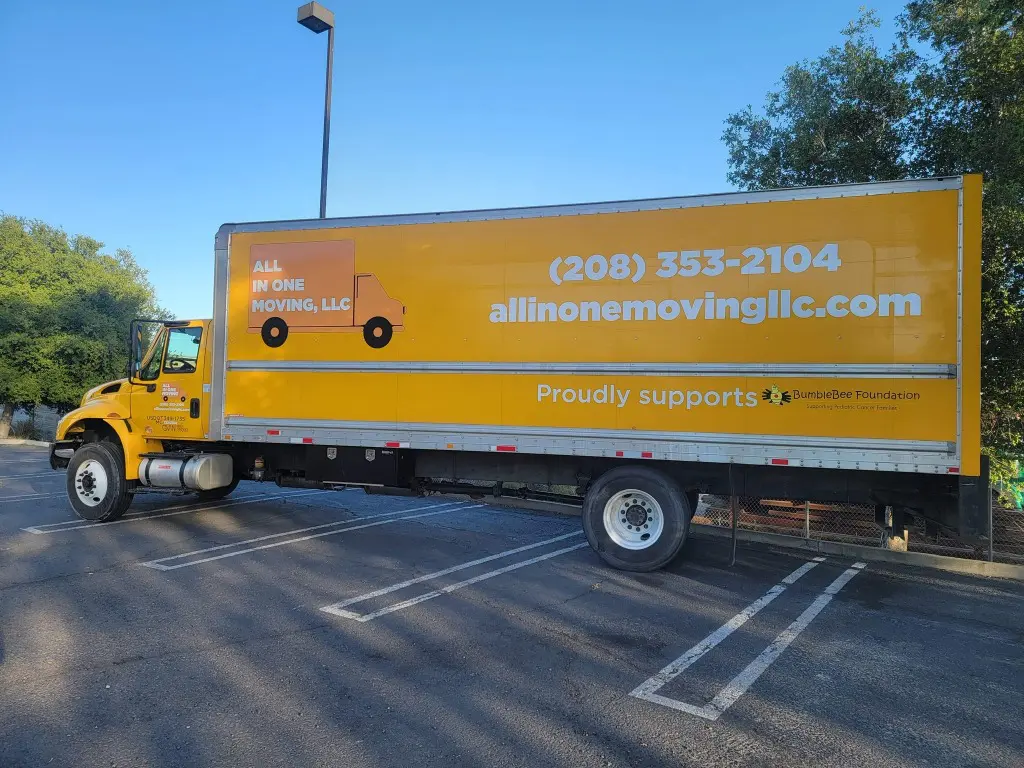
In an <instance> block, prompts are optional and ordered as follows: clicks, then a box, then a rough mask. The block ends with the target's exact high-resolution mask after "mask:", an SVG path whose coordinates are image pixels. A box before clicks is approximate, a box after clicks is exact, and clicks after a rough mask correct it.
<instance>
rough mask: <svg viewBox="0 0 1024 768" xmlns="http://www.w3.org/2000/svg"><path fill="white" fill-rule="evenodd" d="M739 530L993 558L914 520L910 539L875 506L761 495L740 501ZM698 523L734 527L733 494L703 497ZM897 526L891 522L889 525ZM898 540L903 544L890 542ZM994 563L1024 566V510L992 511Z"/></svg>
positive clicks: (696, 517)
mask: <svg viewBox="0 0 1024 768" xmlns="http://www.w3.org/2000/svg"><path fill="white" fill-rule="evenodd" d="M736 501H737V508H738V510H739V518H738V521H737V527H738V528H742V529H744V530H748V531H762V532H766V533H779V534H783V535H786V536H796V537H800V538H805V539H820V540H826V541H838V542H845V543H849V544H862V545H865V546H877V547H887V548H891V549H902V548H904V547H905V548H906V549H907V550H909V551H910V552H929V553H932V554H936V555H946V556H950V557H966V558H972V559H977V560H988V559H989V551H988V545H987V544H982V545H978V544H976V543H969V542H965V541H962V540H960V539H958V538H956V537H953V536H950V535H949V534H947V533H944V532H942V531H938V530H935V529H934V528H933V527H932V526H928V525H926V524H925V521H924V520H923V519H920V518H919V517H915V518H914V522H913V523H912V524H908V526H907V529H906V536H905V537H903V536H902V535H901V534H902V533H903V532H901V531H891V528H889V527H887V526H886V524H885V522H886V521H879V520H878V519H876V516H875V507H874V505H871V504H832V503H827V502H815V501H790V500H785V499H768V498H759V497H739V498H737V500H736ZM693 522H695V523H698V524H701V523H702V524H704V525H714V526H719V527H722V528H730V527H732V507H731V505H730V500H729V498H728V497H727V496H713V495H709V494H705V495H703V496H701V498H700V503H699V504H698V505H697V511H696V514H695V515H694V518H693ZM888 522H889V523H890V524H891V519H890V520H889V521H888ZM890 531H891V535H892V536H896V537H899V539H900V541H897V542H891V541H890ZM992 559H993V560H995V561H997V562H1004V563H1015V564H1024V512H1022V511H1021V510H1019V509H1005V508H1002V507H994V508H993V509H992Z"/></svg>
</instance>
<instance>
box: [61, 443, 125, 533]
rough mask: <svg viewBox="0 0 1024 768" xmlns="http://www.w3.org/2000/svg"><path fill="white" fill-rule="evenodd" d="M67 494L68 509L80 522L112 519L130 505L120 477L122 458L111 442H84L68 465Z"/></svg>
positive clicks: (122, 469)
mask: <svg viewBox="0 0 1024 768" xmlns="http://www.w3.org/2000/svg"><path fill="white" fill-rule="evenodd" d="M67 492H68V499H69V500H70V501H71V506H72V508H73V509H74V510H75V514H77V515H78V516H79V517H80V518H82V519H83V520H89V521H92V522H96V523H105V522H108V521H110V520H116V519H117V518H119V517H120V516H121V515H123V514H124V512H125V510H126V509H128V506H129V505H130V504H131V503H132V496H133V493H132V490H131V489H130V488H129V486H128V481H127V480H126V479H125V476H124V455H123V454H122V452H121V448H120V447H119V446H117V445H115V444H113V443H86V444H85V445H83V446H82V447H81V448H79V449H78V450H77V451H75V453H74V455H73V456H72V457H71V461H70V462H69V463H68V472H67Z"/></svg>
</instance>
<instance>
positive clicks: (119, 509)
mask: <svg viewBox="0 0 1024 768" xmlns="http://www.w3.org/2000/svg"><path fill="white" fill-rule="evenodd" d="M211 325H212V324H211V321H210V320H174V321H160V320H136V321H134V322H133V323H132V325H131V355H130V361H129V365H128V376H127V377H126V378H124V379H118V380H117V381H112V382H108V383H106V384H101V385H100V386H98V387H94V388H93V389H90V390H89V391H88V392H86V393H85V395H84V396H83V397H82V402H81V404H80V406H79V407H78V408H76V409H75V410H73V411H71V412H70V413H68V414H67V415H66V416H64V418H63V419H61V421H60V423H59V424H58V425H57V434H56V439H55V442H54V443H53V445H52V446H51V449H50V464H51V466H52V467H53V468H54V469H60V468H65V467H66V468H67V469H68V472H67V486H68V487H67V491H68V498H69V499H70V501H71V504H72V506H73V507H74V509H75V512H77V513H78V514H79V516H81V517H83V518H85V519H87V520H97V521H107V520H113V519H116V518H117V517H120V516H121V515H122V514H124V511H125V510H126V509H127V508H128V506H129V505H130V504H131V501H132V499H133V497H134V495H135V494H136V493H137V492H140V491H142V490H144V489H146V488H152V489H162V490H165V491H167V490H171V491H178V492H184V491H189V490H190V491H198V492H199V494H200V496H201V497H202V498H204V499H210V498H219V497H221V496H224V495H226V494H227V493H230V492H231V490H233V489H234V487H235V485H236V484H237V479H235V477H234V471H233V467H232V466H231V457H230V455H226V454H217V453H215V452H212V453H211V452H210V451H215V448H214V446H213V444H210V443H208V437H209V422H210V415H209V393H210V371H211V364H210V352H211V349H210V345H209V338H210V329H211ZM204 449H208V450H204Z"/></svg>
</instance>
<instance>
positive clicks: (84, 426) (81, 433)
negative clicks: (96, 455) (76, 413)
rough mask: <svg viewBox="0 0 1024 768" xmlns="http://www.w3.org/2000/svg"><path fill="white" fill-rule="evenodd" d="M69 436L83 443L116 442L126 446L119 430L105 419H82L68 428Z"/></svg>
mask: <svg viewBox="0 0 1024 768" xmlns="http://www.w3.org/2000/svg"><path fill="white" fill-rule="evenodd" d="M68 438H69V439H74V440H80V441H81V442H83V443H115V444H116V445H118V446H120V447H122V448H123V447H124V446H121V438H120V437H118V436H117V431H116V430H115V429H114V428H113V427H112V426H110V425H109V424H108V423H107V422H105V421H104V420H103V419H82V420H81V421H79V422H77V423H76V424H75V425H74V426H73V427H71V429H69V430H68Z"/></svg>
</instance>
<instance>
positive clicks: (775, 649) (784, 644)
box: [629, 558, 865, 720]
mask: <svg viewBox="0 0 1024 768" xmlns="http://www.w3.org/2000/svg"><path fill="white" fill-rule="evenodd" d="M817 559H818V560H819V561H820V560H824V558H817ZM816 564H817V563H814V564H811V563H807V564H806V565H809V566H810V567H811V568H813V567H814V565H816ZM864 567H865V563H855V564H854V565H853V566H851V567H850V568H847V569H846V570H845V571H844V572H843V573H842V574H840V576H839V577H838V578H836V579H835V581H833V582H832V583H831V584H829V585H828V586H827V587H826V588H825V590H824V591H823V592H822V593H821V594H820V595H818V597H817V598H815V600H814V602H813V603H811V605H810V606H808V608H807V609H806V610H805V611H804V612H803V613H801V614H800V615H799V616H798V617H797V619H796V620H795V621H794V622H793V623H792V624H790V625H789V626H788V627H787V628H786V629H784V630H783V631H782V632H781V633H779V635H778V636H777V637H776V638H775V639H774V640H773V641H772V642H771V644H770V645H769V646H768V647H767V648H765V649H764V651H762V652H761V654H760V655H759V656H758V657H757V658H756V659H754V660H753V661H752V662H751V663H750V664H748V665H747V666H746V668H744V670H743V671H742V672H740V673H739V674H738V675H736V677H734V678H733V679H732V680H731V681H730V682H729V683H728V684H727V685H726V686H725V687H724V688H723V689H722V690H721V691H719V692H718V694H717V695H716V696H715V698H713V699H712V700H711V702H710V703H708V704H706V705H705V706H703V707H698V706H695V705H693V704H687V703H686V702H683V701H677V700H676V699H670V698H668V697H667V696H661V695H660V694H657V693H655V691H657V690H658V689H659V688H660V687H661V686H663V685H664V684H665V683H667V682H668V681H669V680H671V679H672V678H674V677H676V676H677V675H678V674H679V672H682V671H683V670H684V669H686V667H688V666H690V665H691V664H693V662H694V661H696V660H697V659H699V658H700V657H701V656H703V655H704V653H707V651H708V650H710V649H711V648H713V647H714V646H715V645H717V644H718V642H721V639H724V637H725V636H728V634H730V633H731V632H732V630H729V632H726V633H725V635H723V637H722V638H720V639H719V640H718V641H717V642H715V643H713V644H712V645H711V646H710V647H709V648H707V649H706V650H705V651H704V652H703V653H700V654H698V655H697V656H696V658H694V659H693V660H692V661H690V662H689V663H688V664H685V665H684V666H682V668H681V669H679V671H678V672H676V673H675V674H673V675H671V676H670V677H667V678H666V679H665V680H664V682H660V683H658V684H654V681H655V680H656V679H657V678H659V676H661V675H662V674H663V673H665V672H667V671H668V670H670V669H672V668H673V667H674V666H675V665H676V664H678V663H679V661H682V660H683V659H685V658H686V657H687V656H688V655H689V654H691V653H692V652H693V651H694V650H696V649H697V648H699V647H700V646H701V645H702V644H703V643H706V642H707V641H708V640H709V639H711V638H712V637H714V636H715V635H716V634H717V633H718V632H721V631H722V629H725V627H722V628H721V629H719V630H717V631H716V632H714V633H712V634H711V635H709V636H708V637H707V638H705V640H704V641H702V643H699V644H698V645H696V646H694V647H693V648H691V649H690V650H689V651H687V653H686V654H684V655H683V656H682V657H680V659H679V660H677V661H676V662H673V663H672V664H671V665H669V666H668V667H666V668H665V669H663V670H662V671H661V672H660V673H659V674H658V675H655V676H654V677H652V678H651V679H650V680H647V681H646V682H644V683H643V684H641V685H640V686H638V687H637V688H636V689H634V690H633V691H632V692H631V693H630V694H629V695H630V696H635V697H636V698H638V699H644V700H645V701H650V702H653V703H655V704H661V705H662V706H665V707H669V708H671V709H675V710H678V711H680V712H686V713H688V714H691V715H696V716H697V717H702V718H704V719H705V720H717V719H718V718H719V717H721V715H722V713H723V712H725V710H727V709H728V708H729V707H731V706H732V705H733V704H734V703H736V700H737V699H739V698H740V696H742V695H743V694H744V693H746V692H747V690H749V689H750V686H752V685H753V684H754V683H755V682H756V681H757V678H759V677H760V676H761V675H762V673H764V671H765V670H766V669H768V667H769V666H770V665H771V664H772V662H774V661H775V660H776V659H777V658H779V656H781V655H782V652H783V651H785V650H786V648H788V647H789V645H790V643H792V642H793V641H794V640H795V639H796V638H797V636H798V635H799V634H800V633H801V632H803V631H804V630H805V629H806V628H807V626H808V625H809V624H810V623H811V621H813V620H814V618H815V617H816V616H817V615H818V614H819V613H821V611H822V610H823V609H824V608H825V606H826V605H828V604H829V603H830V602H831V601H832V598H833V597H834V596H835V595H836V594H837V593H838V592H839V590H840V589H842V588H843V587H844V586H845V585H846V584H847V582H849V581H850V579H852V578H853V577H854V576H856V575H857V574H858V573H860V571H861V570H862V569H863V568H864ZM797 570H799V569H797ZM808 570H810V569H809V568H808ZM804 573H806V571H804ZM802 575H803V574H800V575H799V576H797V575H796V571H794V573H793V574H790V576H789V577H787V578H793V577H794V576H796V578H793V581H796V579H798V578H800V576H802ZM783 581H785V579H784V580H783ZM789 583H792V581H791V582H789ZM779 586H781V585H776V586H775V587H772V589H771V590H769V591H768V593H766V594H765V595H764V597H762V598H761V600H764V599H765V598H766V597H768V595H770V594H771V593H772V591H773V590H776V589H778V588H779ZM783 589H784V588H783ZM781 592H782V590H781V589H780V590H779V591H778V592H776V594H775V595H773V596H772V597H771V599H769V600H768V601H767V602H765V603H764V605H767V604H768V602H771V600H774V599H775V597H776V596H778V594H779V593H781ZM757 602H760V600H759V601H757ZM756 604H757V603H752V604H751V606H748V609H749V608H750V607H753V606H754V605H756ZM764 605H761V606H760V607H759V608H758V609H757V610H755V611H754V612H753V613H757V611H758V610H760V609H761V608H763V607H764ZM753 613H751V614H750V615H751V616H752V615H753ZM740 615H742V614H737V616H736V617H734V620H735V618H738V617H739V616H740ZM749 618H750V616H747V617H746V618H744V619H743V621H741V622H740V624H743V623H744V622H745V621H746V620H747V619H749ZM726 626H728V624H727V625H726ZM737 626H739V625H737Z"/></svg>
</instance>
